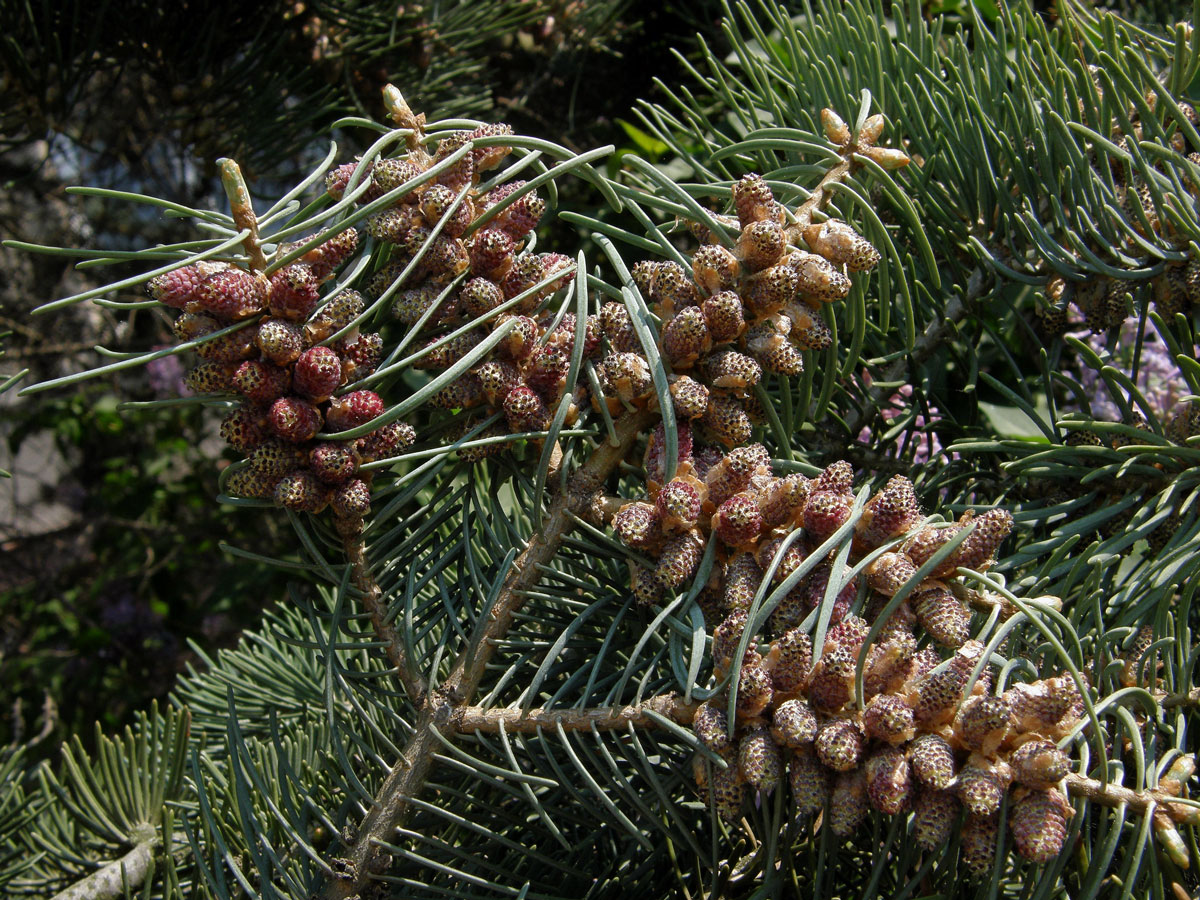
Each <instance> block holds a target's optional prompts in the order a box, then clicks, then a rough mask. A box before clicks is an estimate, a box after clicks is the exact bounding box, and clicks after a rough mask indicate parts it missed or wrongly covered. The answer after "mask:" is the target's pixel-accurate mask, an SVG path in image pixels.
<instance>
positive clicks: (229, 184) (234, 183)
mask: <svg viewBox="0 0 1200 900" xmlns="http://www.w3.org/2000/svg"><path fill="white" fill-rule="evenodd" d="M217 165H218V166H220V169H221V187H223V188H224V189H225V196H226V197H228V198H229V209H230V212H231V213H232V214H233V227H234V228H235V229H237V230H238V231H241V230H242V229H246V230H247V231H249V232H250V234H248V235H247V236H246V239H245V240H244V241H242V249H243V250H245V251H246V255H247V256H248V257H250V271H252V272H262V271H264V270H265V269H266V268H267V257H266V255H265V254H264V253H263V249H262V245H261V244H260V243H259V242H258V216H256V215H255V214H254V204H253V203H252V202H251V200H250V189H249V188H247V187H246V179H245V178H243V177H242V169H241V167H240V166H239V165H238V164H237V162H235V161H234V160H232V159H229V158H224V159H218V160H217Z"/></svg>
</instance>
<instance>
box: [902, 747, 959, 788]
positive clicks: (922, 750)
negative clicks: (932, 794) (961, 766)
mask: <svg viewBox="0 0 1200 900" xmlns="http://www.w3.org/2000/svg"><path fill="white" fill-rule="evenodd" d="M908 758H909V761H910V762H911V763H912V769H913V774H915V775H916V776H917V778H918V779H919V780H920V781H921V782H922V783H923V784H925V785H926V786H928V787H930V788H933V789H934V790H938V791H940V790H944V789H945V788H947V787H948V786H949V785H950V782H951V781H952V780H953V779H954V774H955V765H954V749H953V748H952V747H951V746H950V744H949V742H948V741H947V740H946V739H945V738H943V737H941V736H940V735H936V734H922V735H918V736H917V737H916V739H914V740H913V742H912V743H911V744H909V745H908Z"/></svg>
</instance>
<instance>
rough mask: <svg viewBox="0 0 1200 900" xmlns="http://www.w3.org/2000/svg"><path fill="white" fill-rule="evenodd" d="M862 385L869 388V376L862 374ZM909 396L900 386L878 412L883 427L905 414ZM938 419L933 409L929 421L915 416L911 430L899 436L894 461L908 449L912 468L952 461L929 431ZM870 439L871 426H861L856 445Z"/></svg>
mask: <svg viewBox="0 0 1200 900" xmlns="http://www.w3.org/2000/svg"><path fill="white" fill-rule="evenodd" d="M863 383H864V384H865V385H866V386H867V387H870V385H871V376H870V375H869V374H868V373H866V372H864V373H863ZM912 394H913V389H912V385H911V384H905V385H901V387H900V389H899V390H898V391H896V393H894V394H892V396H891V397H889V398H888V399H887V402H886V403H885V404H884V406H883V408H882V409H880V411H879V414H880V415H881V416H882V417H883V421H884V424H885V425H886V424H890V423H891V422H892V421H893V420H895V419H897V418H899V417H900V416H902V415H906V414H907V412H908V408H909V407H910V406H911V405H912ZM940 416H941V411H940V410H939V409H938V408H937V407H936V406H930V407H929V418H926V417H925V414H924V413H921V412H918V413H917V414H916V416H915V418H914V419H913V421H912V426H911V430H910V431H907V432H905V433H903V434H902V435H901V436H900V439H899V441H898V442H897V443H896V444H895V445H894V449H893V450H892V453H891V455H893V456H896V457H901V456H904V455H905V454H906V453H907V452H908V450H909V447H910V446H911V447H912V462H913V464H914V465H922V464H924V463H927V462H929V461H930V460H931V459H933V458H934V457H936V456H943V457H945V458H946V459H952V458H953V456H954V454H951V453H947V452H946V450H945V448H944V447H943V446H942V442H941V441H939V440H938V436H937V432H936V431H934V430H933V428H932V426H935V425H937V423H938V422H939V421H941V419H940ZM871 437H872V435H871V426H870V425H866V426H863V429H862V431H860V432H859V433H858V442H859V443H860V444H870V443H871Z"/></svg>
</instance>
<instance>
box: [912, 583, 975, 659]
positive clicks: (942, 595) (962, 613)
mask: <svg viewBox="0 0 1200 900" xmlns="http://www.w3.org/2000/svg"><path fill="white" fill-rule="evenodd" d="M925 585H928V587H925ZM911 604H912V608H913V612H915V613H916V615H917V621H918V622H920V623H921V627H922V628H924V629H925V630H926V631H928V632H929V636H930V637H932V638H933V639H934V640H935V641H937V642H938V643H939V644H941V645H942V646H944V647H951V648H958V647H961V646H962V645H963V643H964V642H966V640H967V638H968V637H970V635H971V614H970V613H968V612H967V609H966V607H965V606H963V604H962V601H961V600H959V599H958V598H957V597H955V596H954V595H953V594H952V593H950V591H949V590H948V589H947V588H946V586H945V585H943V584H942V583H941V582H940V581H925V582H923V583H922V588H921V589H919V590H918V591H916V592H914V596H913V598H912V600H911Z"/></svg>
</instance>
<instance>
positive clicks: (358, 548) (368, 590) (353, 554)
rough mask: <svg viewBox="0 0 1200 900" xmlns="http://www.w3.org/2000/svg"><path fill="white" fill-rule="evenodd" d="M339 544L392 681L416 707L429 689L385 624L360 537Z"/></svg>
mask: <svg viewBox="0 0 1200 900" xmlns="http://www.w3.org/2000/svg"><path fill="white" fill-rule="evenodd" d="M342 544H343V546H344V547H345V550H346V557H347V558H348V559H349V561H350V577H351V579H352V581H353V582H354V586H355V587H356V588H358V589H359V590H360V591H362V594H363V606H364V607H366V610H367V612H368V613H369V614H370V616H371V624H372V625H373V626H374V627H375V634H376V635H378V636H379V639H380V640H381V641H384V642H386V644H387V647H386V651H387V655H388V659H389V660H391V662H392V666H393V667H395V669H396V678H397V679H399V681H400V684H401V685H403V687H404V692H405V693H406V694H408V698H409V700H411V701H412V702H413V703H414V704H416V705H418V706H419V705H420V704H421V703H422V702H423V701H424V699H425V695H426V693H427V692H428V691H429V685H427V684H426V683H425V679H424V678H422V677H421V676H420V674H418V673H417V672H415V671H414V670H413V667H412V665H411V663H410V661H409V659H408V656H407V654H406V653H405V652H404V643H403V642H402V641H401V640H400V635H399V634H397V633H396V629H395V627H393V625H392V623H391V622H389V621H388V620H387V605H386V604H385V603H384V602H383V590H382V589H381V588H380V587H379V585H378V584H376V582H375V578H374V576H372V575H371V569H370V566H369V564H368V563H367V552H366V545H365V544H364V543H363V539H362V535H361V534H358V535H346V536H345V537H344V538H343V539H342Z"/></svg>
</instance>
